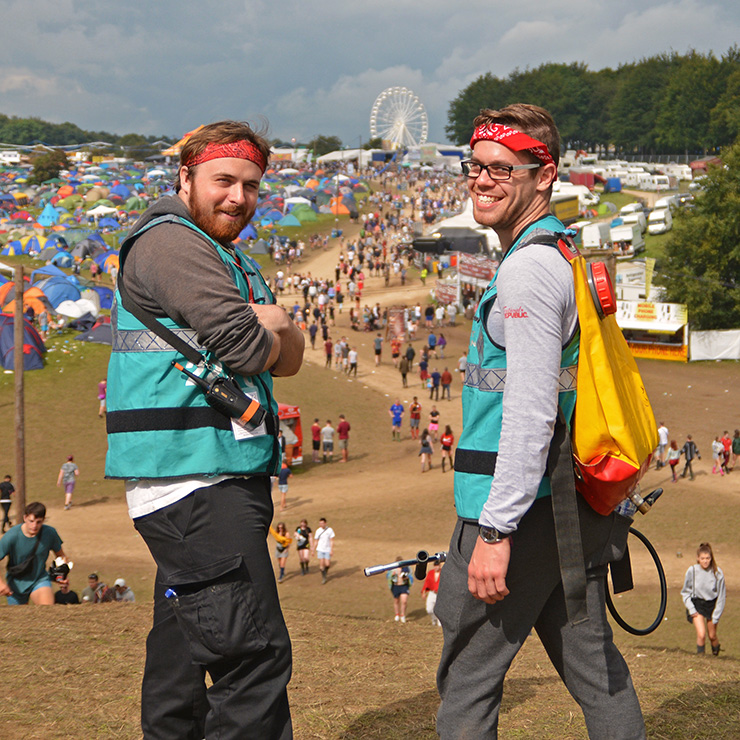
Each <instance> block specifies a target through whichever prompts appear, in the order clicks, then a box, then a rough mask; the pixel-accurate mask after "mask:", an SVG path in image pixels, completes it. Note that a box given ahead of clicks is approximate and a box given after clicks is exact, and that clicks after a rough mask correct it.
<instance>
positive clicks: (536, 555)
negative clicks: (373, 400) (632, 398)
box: [435, 104, 645, 740]
mask: <svg viewBox="0 0 740 740" xmlns="http://www.w3.org/2000/svg"><path fill="white" fill-rule="evenodd" d="M474 125H475V129H474V133H473V137H472V139H471V142H470V146H471V149H472V156H471V158H470V159H469V160H467V161H464V162H462V169H463V173H464V174H465V175H466V177H467V184H468V189H469V191H470V197H471V199H472V201H473V213H474V216H475V219H476V221H478V222H479V223H480V224H483V225H485V226H490V227H491V228H492V229H493V230H494V231H495V232H496V233H497V235H498V237H499V240H500V242H501V248H502V250H503V253H504V257H503V260H502V262H501V265H500V267H499V269H498V270H497V272H496V275H495V276H494V278H493V280H492V281H491V283H490V285H489V286H488V288H487V289H486V292H485V293H484V295H483V297H482V298H481V300H480V303H479V306H478V310H477V312H476V316H475V321H474V322H473V329H472V335H471V339H470V344H469V353H468V357H467V364H466V371H465V376H464V377H465V383H464V388H463V432H462V435H461V437H460V440H459V445H458V448H457V451H456V455H455V505H456V508H457V513H458V522H457V525H456V528H455V531H454V533H453V536H452V542H451V544H450V550H449V556H448V559H447V563H446V565H445V568H444V570H443V571H442V577H441V581H440V588H439V597H438V600H437V606H436V609H435V613H436V614H437V616H438V617H439V619H440V621H441V622H442V626H443V629H444V648H443V652H442V657H441V661H440V666H439V671H438V674H437V681H438V687H439V691H440V695H441V697H442V703H441V706H440V709H439V713H438V716H437V731H438V732H439V734H440V736H441V737H442V738H443V740H452V739H453V738H460V739H461V738H468V737H485V738H495V737H497V732H498V729H497V728H498V715H499V709H500V705H501V697H502V691H503V682H504V676H505V674H506V671H507V670H508V668H509V665H510V664H511V662H512V661H513V659H514V657H515V656H516V654H517V652H518V651H519V649H520V648H521V646H522V644H523V643H524V641H525V639H526V638H527V636H528V635H529V633H530V631H531V630H532V629H535V630H536V631H537V633H538V635H539V637H540V639H541V641H542V643H543V645H544V647H545V649H546V650H547V653H548V655H549V657H550V660H551V661H552V663H553V665H554V666H555V668H556V669H557V671H558V673H559V674H560V676H561V677H562V678H563V680H564V682H565V684H566V686H567V688H568V690H569V691H570V693H571V694H572V695H573V697H574V698H575V699H576V701H577V702H578V703H579V704H580V706H581V708H582V710H583V713H584V716H585V720H586V726H587V729H588V732H589V735H590V737H592V738H605V737H609V738H632V739H634V738H644V737H645V728H644V723H643V719H642V713H641V711H640V706H639V703H638V701H637V697H636V695H635V691H634V688H633V686H632V681H631V678H630V674H629V670H628V668H627V665H626V664H625V662H624V659H623V658H622V656H621V655H620V653H619V651H618V650H617V648H616V647H615V645H614V642H613V639H612V632H611V629H610V627H609V624H608V622H607V619H606V610H605V593H604V588H605V585H604V584H605V576H606V567H607V561H608V560H610V559H616V558H618V557H620V556H621V553H622V552H623V551H624V547H625V544H626V537H627V528H628V526H629V521H630V520H628V519H626V518H624V517H618V516H617V515H616V514H613V515H611V516H609V517H602V516H600V515H598V514H596V513H595V512H594V511H593V510H591V509H590V507H589V506H588V505H587V504H586V503H585V502H584V501H583V500H582V499H580V497H579V499H580V500H579V501H578V502H577V503H574V504H573V507H574V509H575V507H577V516H576V517H575V521H576V523H575V524H574V528H573V531H572V539H573V540H576V541H577V544H578V545H579V546H582V550H583V553H584V557H583V559H582V561H583V562H584V563H585V584H584V585H583V590H584V592H585V600H584V599H581V600H580V601H575V602H574V601H571V600H570V594H571V593H572V592H571V590H570V588H569V587H568V588H564V586H563V580H562V577H561V571H560V563H559V555H558V541H557V540H556V534H555V523H554V517H553V507H552V503H551V501H552V497H551V495H550V494H551V488H550V479H549V475H548V474H549V472H550V471H549V470H548V467H547V462H548V453H549V451H550V446H551V441H552V439H553V431H554V429H555V425H556V419H557V418H558V413H559V410H560V411H561V413H562V416H563V417H564V420H565V421H566V422H569V421H570V417H571V414H572V411H573V407H574V404H575V394H576V390H577V389H576V388H575V380H574V379H575V377H576V372H575V371H576V368H577V363H578V345H579V331H578V315H577V309H576V302H575V296H574V287H573V276H572V271H571V266H570V264H569V262H568V261H567V260H566V259H564V258H563V256H562V255H561V254H560V250H559V249H558V248H557V246H556V243H555V242H556V240H555V239H553V234H554V233H559V232H562V231H563V230H564V226H563V224H562V223H561V222H560V221H559V220H558V219H557V218H555V217H554V216H552V215H550V211H549V203H550V195H551V192H552V186H553V183H554V181H555V179H556V178H557V167H558V160H559V153H560V138H559V134H558V131H557V128H556V127H555V123H554V121H553V120H552V117H551V116H550V114H549V113H548V112H547V111H545V110H543V109H542V108H538V107H536V106H531V105H523V104H516V105H510V106H507V107H506V108H504V109H503V110H500V111H494V110H484V111H482V112H481V115H480V116H478V118H476V120H475V124H474ZM555 470H562V468H559V467H557V468H555ZM555 488H556V491H558V492H560V491H561V490H563V489H561V488H560V487H559V486H557V485H556V486H555ZM575 513H576V512H574V514H575ZM578 522H580V524H578ZM579 532H580V537H579ZM579 539H580V542H578V540H579ZM574 604H575V605H576V606H578V607H579V608H578V609H576V608H575V606H574Z"/></svg>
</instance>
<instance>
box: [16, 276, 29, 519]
mask: <svg viewBox="0 0 740 740" xmlns="http://www.w3.org/2000/svg"><path fill="white" fill-rule="evenodd" d="M23 287H24V286H23V265H17V266H16V268H15V319H14V322H13V339H14V349H13V360H14V364H13V369H14V371H15V509H16V512H17V516H16V518H15V521H16V522H21V521H23V512H24V510H25V508H26V419H25V413H24V396H23V335H24V331H23V329H24V327H23Z"/></svg>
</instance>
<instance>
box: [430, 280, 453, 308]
mask: <svg viewBox="0 0 740 740" xmlns="http://www.w3.org/2000/svg"><path fill="white" fill-rule="evenodd" d="M434 297H435V299H436V300H437V302H438V303H444V304H445V305H448V304H450V303H455V301H457V286H456V285H450V284H449V283H443V282H440V281H439V280H437V283H436V285H435V286H434Z"/></svg>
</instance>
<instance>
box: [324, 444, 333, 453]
mask: <svg viewBox="0 0 740 740" xmlns="http://www.w3.org/2000/svg"><path fill="white" fill-rule="evenodd" d="M324 452H334V442H324Z"/></svg>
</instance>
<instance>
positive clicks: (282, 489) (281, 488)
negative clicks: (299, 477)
mask: <svg viewBox="0 0 740 740" xmlns="http://www.w3.org/2000/svg"><path fill="white" fill-rule="evenodd" d="M278 491H280V493H288V484H287V483H278Z"/></svg>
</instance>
